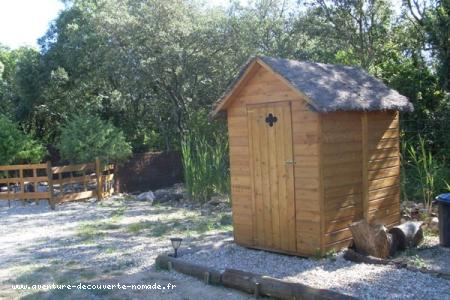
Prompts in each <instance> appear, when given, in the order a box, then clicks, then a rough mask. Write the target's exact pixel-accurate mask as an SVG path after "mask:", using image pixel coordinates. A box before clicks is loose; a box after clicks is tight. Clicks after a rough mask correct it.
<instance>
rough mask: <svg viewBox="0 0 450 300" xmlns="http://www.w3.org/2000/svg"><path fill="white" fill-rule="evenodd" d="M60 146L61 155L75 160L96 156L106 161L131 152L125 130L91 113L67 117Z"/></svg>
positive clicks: (117, 160)
mask: <svg viewBox="0 0 450 300" xmlns="http://www.w3.org/2000/svg"><path fill="white" fill-rule="evenodd" d="M57 148H58V150H59V151H60V154H61V158H62V159H64V160H68V161H70V162H72V163H87V162H92V161H94V160H95V159H96V158H97V157H99V158H101V159H102V161H103V162H122V161H124V160H126V159H127V158H128V157H129V156H130V155H131V146H130V144H129V143H128V142H127V141H126V140H125V136H124V135H123V133H122V131H121V130H119V129H117V128H116V127H114V126H113V125H112V124H111V123H110V122H106V121H103V120H101V119H100V118H99V117H97V116H92V115H83V116H82V115H78V116H74V117H73V118H72V119H71V120H70V121H68V122H67V123H66V124H65V125H64V126H63V128H62V130H61V136H60V139H59V142H58V144H57Z"/></svg>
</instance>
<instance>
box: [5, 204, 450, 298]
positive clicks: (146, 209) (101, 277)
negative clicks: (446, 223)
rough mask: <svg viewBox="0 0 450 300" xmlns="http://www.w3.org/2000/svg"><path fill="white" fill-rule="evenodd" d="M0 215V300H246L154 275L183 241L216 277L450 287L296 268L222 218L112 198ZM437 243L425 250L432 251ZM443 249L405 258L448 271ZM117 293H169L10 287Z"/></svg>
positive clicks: (365, 291)
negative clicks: (175, 241)
mask: <svg viewBox="0 0 450 300" xmlns="http://www.w3.org/2000/svg"><path fill="white" fill-rule="evenodd" d="M0 204H3V206H2V207H0V299H19V298H21V299H68V298H69V299H252V297H250V296H248V295H245V294H242V293H239V292H237V291H234V290H231V289H224V288H220V287H214V286H206V285H204V284H203V283H202V282H200V281H198V280H196V279H193V278H191V277H187V276H184V275H182V274H178V273H175V272H171V273H169V272H165V271H157V270H155V268H154V265H153V263H154V259H155V258H156V256H157V255H158V254H160V253H165V252H168V251H171V246H170V243H169V242H168V238H169V237H171V236H181V237H183V238H184V240H183V244H182V250H181V254H182V256H181V258H182V259H185V260H187V261H191V262H195V263H200V264H205V263H206V264H208V265H209V266H211V267H215V268H217V269H222V270H223V269H224V268H235V269H240V270H247V271H251V272H255V273H259V274H264V275H270V276H273V277H277V278H282V279H286V280H289V281H293V282H302V283H306V284H309V285H311V286H314V287H319V288H329V289H333V290H336V291H339V292H342V293H346V294H350V295H354V296H356V297H358V298H363V299H384V298H385V299H403V298H406V299H416V298H417V299H418V298H425V299H450V281H447V280H444V279H437V278H434V277H431V276H430V275H426V274H422V273H414V272H411V271H407V270H398V269H395V268H392V267H389V266H373V265H366V264H354V263H351V262H348V261H345V260H344V259H343V258H342V255H341V254H338V255H336V256H335V257H333V258H329V259H323V260H312V259H302V258H298V257H291V256H285V255H278V254H275V253H269V252H264V251H257V250H250V249H246V248H242V247H239V246H237V245H235V244H234V243H233V241H232V228H231V226H229V220H230V213H229V209H224V207H223V206H221V207H220V209H219V211H220V212H218V211H217V212H214V211H212V213H211V212H209V211H208V210H205V209H202V210H200V209H199V208H198V207H193V206H192V205H189V203H184V202H181V203H178V204H174V203H172V205H156V206H152V205H149V203H148V202H140V201H136V200H132V199H130V198H129V197H127V196H117V197H113V198H111V199H108V200H105V201H102V202H101V203H97V202H94V201H88V202H78V203H67V204H63V205H60V206H57V210H56V211H50V210H49V208H48V206H47V205H46V204H45V203H42V204H41V205H34V204H26V205H24V206H23V205H21V204H20V205H13V207H11V208H8V207H7V206H5V202H3V203H0ZM435 243H436V238H434V239H431V240H427V241H426V246H427V247H429V246H433V245H435ZM448 254H449V253H448V249H444V248H439V247H432V248H428V249H422V250H417V251H416V252H412V253H409V254H408V255H405V257H406V256H407V257H408V258H409V259H410V260H411V261H412V262H414V263H418V264H423V263H425V264H426V266H429V267H430V268H438V267H440V268H447V267H448V265H449V264H450V259H449V258H448V257H449V256H448ZM80 282H81V283H106V284H108V283H110V284H115V283H121V284H152V283H159V284H161V285H166V284H167V283H171V284H174V285H176V286H177V287H176V288H175V289H173V290H165V291H149V290H144V291H142V290H141V291H136V290H131V291H130V290H126V291H125V290H114V291H105V290H103V291H80V290H72V291H67V290H65V291H54V290H52V291H30V290H28V291H18V290H12V288H11V285H12V284H49V283H50V284H51V283H58V284H68V283H70V284H73V283H80Z"/></svg>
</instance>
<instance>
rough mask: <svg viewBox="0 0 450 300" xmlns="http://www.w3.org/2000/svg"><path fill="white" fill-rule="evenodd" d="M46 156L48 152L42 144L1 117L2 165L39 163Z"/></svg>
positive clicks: (0, 149)
mask: <svg viewBox="0 0 450 300" xmlns="http://www.w3.org/2000/svg"><path fill="white" fill-rule="evenodd" d="M45 155H46V150H45V148H44V147H43V146H42V145H41V144H39V143H38V142H37V141H35V140H33V139H32V138H31V137H30V136H29V135H27V134H25V133H23V132H22V131H21V130H20V129H19V128H18V126H17V124H15V123H14V122H12V121H11V120H9V119H8V118H7V117H5V116H3V115H0V165H10V164H22V163H38V162H41V161H42V159H43V157H44V156H45Z"/></svg>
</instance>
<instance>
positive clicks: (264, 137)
mask: <svg viewBox="0 0 450 300" xmlns="http://www.w3.org/2000/svg"><path fill="white" fill-rule="evenodd" d="M247 115H248V127H249V144H250V157H251V164H250V166H251V167H250V168H251V170H250V172H251V176H252V189H253V191H252V198H253V224H254V226H253V239H254V243H255V246H258V247H261V248H270V249H275V250H281V251H289V252H295V251H296V231H295V203H294V198H295V197H294V162H293V159H294V157H293V150H292V120H291V104H290V102H280V103H268V104H256V105H248V106H247Z"/></svg>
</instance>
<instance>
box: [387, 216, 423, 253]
mask: <svg viewBox="0 0 450 300" xmlns="http://www.w3.org/2000/svg"><path fill="white" fill-rule="evenodd" d="M422 225H423V222H412V221H410V222H405V223H403V224H401V225H398V226H395V227H393V228H391V229H390V230H389V233H390V234H391V235H392V239H393V241H394V243H395V244H396V250H405V249H406V248H410V247H416V246H417V245H419V244H420V243H421V242H422V241H423V230H422Z"/></svg>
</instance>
